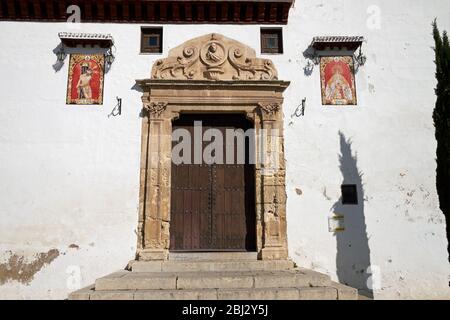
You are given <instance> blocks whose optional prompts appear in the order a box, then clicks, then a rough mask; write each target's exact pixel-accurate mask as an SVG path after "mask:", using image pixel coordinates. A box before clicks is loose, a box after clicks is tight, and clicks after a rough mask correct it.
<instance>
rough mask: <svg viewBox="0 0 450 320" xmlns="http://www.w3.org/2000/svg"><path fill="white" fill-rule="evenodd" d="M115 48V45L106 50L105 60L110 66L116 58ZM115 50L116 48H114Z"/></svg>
mask: <svg viewBox="0 0 450 320" xmlns="http://www.w3.org/2000/svg"><path fill="white" fill-rule="evenodd" d="M113 48H114V49H115V47H114V46H112V47H111V48H109V49H108V51H106V52H105V62H106V63H107V64H108V66H111V65H112V64H113V62H114V60H115V59H116V56H115V55H114V52H113ZM114 51H115V50H114Z"/></svg>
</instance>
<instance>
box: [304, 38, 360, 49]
mask: <svg viewBox="0 0 450 320" xmlns="http://www.w3.org/2000/svg"><path fill="white" fill-rule="evenodd" d="M363 42H364V37H362V36H323V37H314V38H313V40H312V42H311V45H310V46H311V47H312V48H314V49H315V50H326V49H335V48H338V49H347V50H356V49H358V48H359V47H360V46H361V45H362V43H363Z"/></svg>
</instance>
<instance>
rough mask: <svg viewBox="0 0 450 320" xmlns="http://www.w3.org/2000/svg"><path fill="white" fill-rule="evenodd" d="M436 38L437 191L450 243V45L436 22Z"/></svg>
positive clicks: (435, 123) (435, 125)
mask: <svg viewBox="0 0 450 320" xmlns="http://www.w3.org/2000/svg"><path fill="white" fill-rule="evenodd" d="M433 37H434V42H435V47H434V52H435V64H436V79H437V86H436V90H435V92H436V106H435V108H434V112H433V120H434V127H435V129H436V131H435V135H436V140H437V150H436V159H437V160H436V161H437V170H436V187H437V192H438V195H439V205H440V208H441V210H442V212H443V213H444V215H445V217H446V220H447V239H450V237H449V236H450V226H449V225H450V45H449V40H448V35H447V32H445V31H444V32H443V33H442V36H441V33H440V32H439V29H438V26H437V23H436V20H435V21H434V22H433ZM449 253H450V246H449Z"/></svg>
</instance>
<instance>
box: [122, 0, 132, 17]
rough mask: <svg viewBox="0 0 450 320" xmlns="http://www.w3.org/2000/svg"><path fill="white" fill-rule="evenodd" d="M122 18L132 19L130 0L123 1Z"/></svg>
mask: <svg viewBox="0 0 450 320" xmlns="http://www.w3.org/2000/svg"><path fill="white" fill-rule="evenodd" d="M122 19H123V21H130V4H129V3H128V1H123V2H122Z"/></svg>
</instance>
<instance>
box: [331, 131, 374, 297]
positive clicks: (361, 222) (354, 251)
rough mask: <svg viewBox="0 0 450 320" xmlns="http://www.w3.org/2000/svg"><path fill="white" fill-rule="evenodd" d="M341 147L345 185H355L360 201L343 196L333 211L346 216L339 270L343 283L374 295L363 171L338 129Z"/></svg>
mask: <svg viewBox="0 0 450 320" xmlns="http://www.w3.org/2000/svg"><path fill="white" fill-rule="evenodd" d="M339 139H340V149H341V154H340V155H339V163H340V164H339V168H340V170H341V173H342V177H343V181H342V184H343V185H345V184H353V185H356V189H357V193H358V194H357V196H358V203H357V204H353V205H343V204H342V195H341V197H340V198H339V200H338V201H337V202H336V203H335V204H334V205H333V207H332V210H333V212H335V213H336V214H338V215H342V216H344V225H345V230H344V231H338V232H336V245H337V254H336V269H337V276H338V279H339V282H340V283H343V284H345V285H348V286H351V287H353V288H356V289H358V291H359V292H360V294H362V295H365V296H368V297H370V298H373V290H372V286H371V285H370V281H371V278H370V276H371V274H370V273H369V272H371V271H370V266H371V263H370V248H369V240H368V237H367V232H366V223H365V217H364V187H363V182H362V176H363V174H362V173H361V172H360V171H359V170H358V166H357V156H356V154H355V155H353V153H352V146H351V144H352V142H351V140H350V139H346V137H345V135H344V134H343V133H342V132H339Z"/></svg>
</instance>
